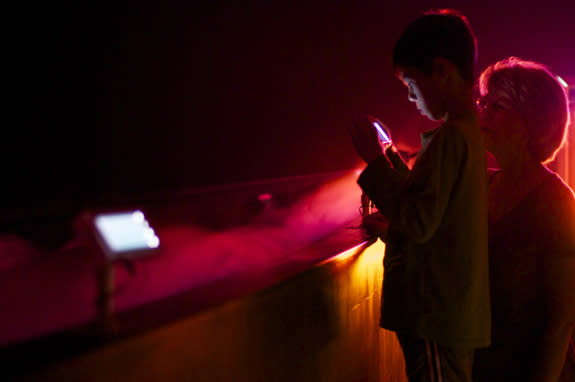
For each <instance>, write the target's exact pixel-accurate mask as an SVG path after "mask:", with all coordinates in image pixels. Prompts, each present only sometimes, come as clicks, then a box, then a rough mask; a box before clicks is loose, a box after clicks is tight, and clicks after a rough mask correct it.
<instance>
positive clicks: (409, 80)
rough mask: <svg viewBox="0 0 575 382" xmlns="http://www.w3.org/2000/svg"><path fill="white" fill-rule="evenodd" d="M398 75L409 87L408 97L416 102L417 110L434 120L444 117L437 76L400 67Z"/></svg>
mask: <svg viewBox="0 0 575 382" xmlns="http://www.w3.org/2000/svg"><path fill="white" fill-rule="evenodd" d="M398 77H399V79H400V80H401V82H403V84H404V85H405V86H406V87H407V92H408V93H407V98H408V99H409V100H410V101H411V102H414V103H415V105H416V107H417V110H419V112H420V113H421V114H423V115H425V116H426V117H427V118H429V119H431V120H432V121H438V120H441V119H443V118H444V116H445V111H444V110H443V108H442V107H441V104H440V102H439V98H440V97H439V96H438V86H437V83H436V80H435V77H434V76H433V74H432V75H430V76H426V75H425V74H424V73H423V72H422V71H421V70H419V69H415V68H411V67H408V68H400V69H399V70H398Z"/></svg>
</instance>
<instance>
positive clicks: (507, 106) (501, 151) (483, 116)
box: [477, 86, 527, 158]
mask: <svg viewBox="0 0 575 382" xmlns="http://www.w3.org/2000/svg"><path fill="white" fill-rule="evenodd" d="M477 104H478V106H479V125H480V126H481V131H482V133H483V137H484V139H485V145H486V147H487V150H488V151H489V152H490V153H491V154H493V155H494V156H495V157H496V158H497V157H498V156H501V155H506V154H509V153H514V152H515V153H516V152H517V151H518V150H523V149H526V147H527V134H526V128H525V119H524V118H523V115H522V114H521V112H520V111H519V110H518V108H517V106H516V104H515V103H514V102H513V100H512V98H511V97H510V96H509V94H508V93H507V92H506V91H504V90H502V89H497V88H496V87H492V86H488V91H487V93H486V94H484V95H482V96H481V97H480V98H479V99H478V102H477Z"/></svg>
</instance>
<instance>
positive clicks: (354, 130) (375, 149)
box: [349, 116, 385, 163]
mask: <svg viewBox="0 0 575 382" xmlns="http://www.w3.org/2000/svg"><path fill="white" fill-rule="evenodd" d="M374 121H377V122H378V123H379V124H380V125H381V126H385V125H384V124H383V123H382V122H380V121H378V120H377V119H376V118H373V117H370V116H365V117H362V118H359V119H357V120H355V121H354V123H353V124H352V126H351V127H350V129H349V133H350V135H351V139H352V141H353V144H354V146H355V149H356V150H357V153H358V154H359V156H360V157H361V159H363V160H364V161H365V163H370V162H371V161H373V160H374V159H376V158H378V157H380V156H381V155H384V153H383V149H382V147H381V144H380V142H379V136H378V133H377V130H376V128H375V126H374V125H373V122H374Z"/></svg>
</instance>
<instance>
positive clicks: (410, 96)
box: [407, 91, 417, 102]
mask: <svg viewBox="0 0 575 382" xmlns="http://www.w3.org/2000/svg"><path fill="white" fill-rule="evenodd" d="M407 99H408V100H410V101H411V102H415V101H417V96H416V95H415V93H414V92H412V91H408V92H407Z"/></svg>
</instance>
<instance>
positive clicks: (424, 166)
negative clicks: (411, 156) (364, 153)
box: [358, 126, 467, 243]
mask: <svg viewBox="0 0 575 382" xmlns="http://www.w3.org/2000/svg"><path fill="white" fill-rule="evenodd" d="M466 159H467V143H466V140H465V137H464V136H463V133H461V132H460V131H459V129H457V128H455V127H453V126H443V127H441V128H439V130H438V131H437V132H436V133H435V134H434V136H433V137H432V138H431V141H430V142H429V143H428V144H427V146H425V147H424V148H423V149H422V151H421V152H420V154H419V156H418V159H417V161H416V163H415V165H414V166H413V169H412V171H411V172H410V173H405V172H401V171H397V170H394V169H393V168H391V167H390V165H389V163H388V161H387V160H385V158H378V159H376V160H374V161H373V162H371V163H370V164H369V165H368V166H367V167H366V169H365V170H364V171H363V172H362V174H361V175H360V177H359V179H358V184H359V185H360V187H361V188H362V190H363V191H364V192H365V193H366V194H367V195H368V196H369V197H370V199H371V200H372V201H373V202H374V204H375V205H376V207H377V208H378V210H379V211H380V212H381V213H382V214H383V215H384V216H385V217H387V218H388V219H389V220H390V221H391V223H392V224H393V225H394V227H395V229H396V230H398V231H400V232H402V233H403V234H404V235H406V236H407V237H410V238H411V239H412V240H414V241H415V242H418V243H424V242H426V241H427V240H429V239H430V238H431V237H432V236H433V234H434V233H435V232H436V230H437V228H438V227H439V225H440V223H441V221H442V219H443V216H444V214H445V210H446V208H447V205H448V203H449V200H450V198H451V196H452V192H453V190H454V187H455V186H456V184H457V182H458V181H459V180H460V177H461V172H462V169H464V168H465V161H466Z"/></svg>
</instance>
